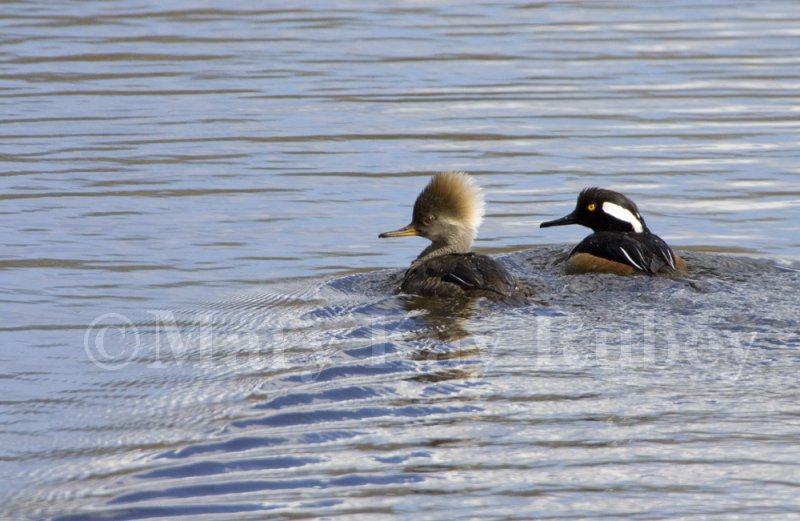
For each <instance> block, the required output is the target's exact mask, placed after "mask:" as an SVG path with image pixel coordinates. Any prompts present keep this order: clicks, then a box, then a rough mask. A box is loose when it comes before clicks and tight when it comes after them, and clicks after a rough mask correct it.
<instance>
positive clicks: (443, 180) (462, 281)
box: [379, 172, 518, 299]
mask: <svg viewBox="0 0 800 521" xmlns="http://www.w3.org/2000/svg"><path fill="white" fill-rule="evenodd" d="M483 212H484V202H483V195H482V193H481V189H480V188H479V187H478V186H477V185H476V184H475V182H474V181H473V180H472V178H470V177H469V176H468V175H467V174H465V173H463V172H445V173H440V174H436V175H435V176H433V178H432V179H431V181H430V182H429V183H428V185H427V186H426V187H425V188H424V189H423V190H422V192H421V193H420V194H419V196H418V197H417V200H416V202H415V203H414V213H413V216H412V219H411V224H409V225H408V226H405V227H403V228H400V229H399V230H395V231H392V232H385V233H382V234H380V235H379V237H380V238H386V237H408V236H412V235H419V236H421V237H425V238H426V239H429V240H430V241H431V244H430V245H429V246H428V247H427V248H425V249H424V250H423V251H422V253H420V254H419V256H418V257H417V258H416V260H414V262H412V263H411V266H410V267H409V268H408V270H406V273H405V275H404V277H403V281H402V283H401V284H400V290H401V291H403V292H405V293H410V294H414V295H421V296H427V297H456V296H464V295H473V296H486V297H489V298H495V299H497V298H504V297H512V296H514V295H515V294H516V293H517V292H518V287H517V282H516V280H515V279H514V277H513V276H512V275H511V274H510V273H508V271H507V270H506V269H505V268H504V267H503V266H502V265H500V264H499V263H498V262H497V261H496V260H494V259H493V258H491V257H488V256H486V255H481V254H477V253H472V252H470V248H471V247H472V242H473V240H475V236H476V235H477V233H478V227H479V226H480V224H481V221H482V220H483Z"/></svg>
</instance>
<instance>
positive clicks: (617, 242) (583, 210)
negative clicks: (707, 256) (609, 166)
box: [540, 188, 686, 275]
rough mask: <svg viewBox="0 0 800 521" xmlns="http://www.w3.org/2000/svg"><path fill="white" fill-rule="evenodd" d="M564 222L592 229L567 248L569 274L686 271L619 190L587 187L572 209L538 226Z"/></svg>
mask: <svg viewBox="0 0 800 521" xmlns="http://www.w3.org/2000/svg"><path fill="white" fill-rule="evenodd" d="M567 224H581V225H583V226H586V227H588V228H591V229H592V231H594V233H593V234H591V235H589V236H588V237H586V238H585V239H584V240H583V241H581V242H580V243H579V244H578V245H577V246H575V248H573V249H572V251H571V252H570V254H569V256H568V258H567V264H566V268H565V271H566V273H568V274H575V273H616V274H618V275H631V274H636V273H644V274H648V275H655V274H666V275H674V274H679V275H683V274H686V263H685V262H684V261H683V259H681V258H680V257H679V256H677V255H675V253H673V251H672V249H670V247H669V246H667V243H665V242H664V241H663V240H662V239H661V237H659V236H658V235H655V234H654V233H652V232H651V231H650V230H649V229H648V228H647V225H646V224H645V222H644V218H642V215H641V214H640V213H639V209H638V208H637V207H636V204H635V203H634V202H633V201H631V200H630V199H629V198H627V197H626V196H624V195H622V194H621V193H619V192H614V191H613V190H606V189H604V188H586V189H584V190H583V191H582V192H581V193H580V195H579V196H578V204H577V206H576V207H575V210H573V212H572V213H570V214H569V215H567V216H565V217H562V218H561V219H556V220H554V221H548V222H544V223H542V224H541V225H540V226H541V227H542V228H547V227H550V226H562V225H567Z"/></svg>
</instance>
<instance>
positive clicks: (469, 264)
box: [400, 253, 519, 300]
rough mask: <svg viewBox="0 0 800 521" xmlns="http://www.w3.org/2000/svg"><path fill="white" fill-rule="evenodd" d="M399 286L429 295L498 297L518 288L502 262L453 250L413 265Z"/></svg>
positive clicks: (512, 294)
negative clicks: (453, 251)
mask: <svg viewBox="0 0 800 521" xmlns="http://www.w3.org/2000/svg"><path fill="white" fill-rule="evenodd" d="M400 289H401V290H403V291H404V292H405V293H411V294H414V295H421V296H426V297H458V296H470V295H472V296H485V297H488V298H492V299H495V300H497V299H504V298H507V297H512V296H514V295H515V294H516V293H518V291H519V288H518V286H517V282H516V280H515V279H514V277H513V276H512V275H511V274H510V273H509V272H508V271H507V270H506V269H505V268H504V267H503V266H502V265H501V264H500V263H498V262H497V261H496V260H494V259H493V258H491V257H488V256H486V255H480V254H477V253H451V254H448V255H441V256H438V257H433V258H431V259H428V260H425V261H423V262H421V263H419V264H416V265H412V266H411V267H410V268H409V269H408V271H406V274H405V276H404V277H403V282H402V284H401V286H400Z"/></svg>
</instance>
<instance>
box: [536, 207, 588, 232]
mask: <svg viewBox="0 0 800 521" xmlns="http://www.w3.org/2000/svg"><path fill="white" fill-rule="evenodd" d="M566 224H578V211H577V210H575V211H574V212H572V213H571V214H569V215H565V216H564V217H562V218H561V219H556V220H554V221H547V222H544V223H542V224H540V225H539V228H550V227H551V226H564V225H566Z"/></svg>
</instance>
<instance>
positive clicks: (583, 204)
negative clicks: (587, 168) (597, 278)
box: [539, 187, 648, 233]
mask: <svg viewBox="0 0 800 521" xmlns="http://www.w3.org/2000/svg"><path fill="white" fill-rule="evenodd" d="M566 224H581V225H583V226H586V227H588V228H591V229H592V230H593V231H595V232H603V231H609V232H637V233H641V232H646V231H648V229H647V225H646V224H645V222H644V219H643V218H642V216H641V214H640V213H639V209H638V208H637V207H636V203H634V202H633V201H631V200H630V199H628V198H627V197H625V196H624V195H622V194H621V193H619V192H615V191H613V190H606V189H605V188H597V187H593V188H585V189H584V190H583V191H582V192H581V193H580V195H579V196H578V204H577V205H576V206H575V210H573V211H572V213H571V214H569V215H567V216H564V217H562V218H561V219H556V220H554V221H548V222H543V223H542V224H540V225H539V226H540V227H541V228H548V227H550V226H563V225H566Z"/></svg>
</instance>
